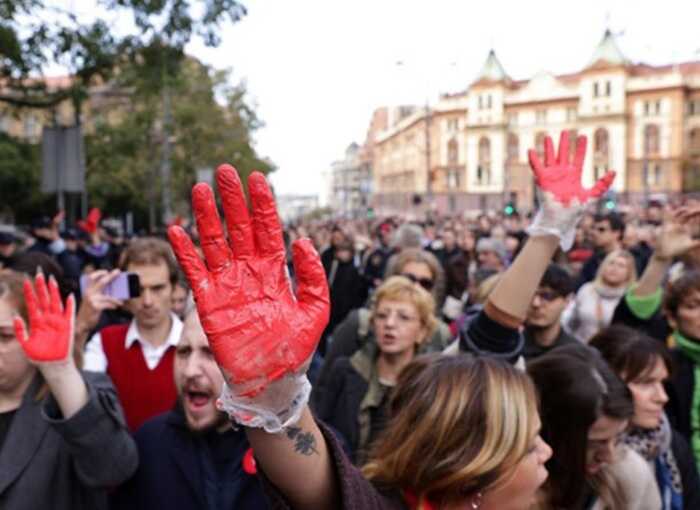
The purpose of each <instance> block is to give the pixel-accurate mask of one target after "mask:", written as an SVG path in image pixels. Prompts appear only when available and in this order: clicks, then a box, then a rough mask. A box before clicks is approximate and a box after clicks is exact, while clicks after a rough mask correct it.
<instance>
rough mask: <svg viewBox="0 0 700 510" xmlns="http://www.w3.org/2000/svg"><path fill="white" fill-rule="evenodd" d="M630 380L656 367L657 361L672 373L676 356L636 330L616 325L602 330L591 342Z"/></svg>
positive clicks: (613, 367)
mask: <svg viewBox="0 0 700 510" xmlns="http://www.w3.org/2000/svg"><path fill="white" fill-rule="evenodd" d="M589 345H590V346H591V347H595V348H596V349H598V352H600V354H601V356H603V359H604V360H605V361H607V362H608V365H610V367H611V368H612V369H613V370H614V371H615V373H616V374H617V375H618V376H619V377H620V378H621V379H622V380H623V381H625V382H626V383H629V382H631V381H634V380H635V379H637V378H638V377H639V376H641V375H643V374H644V373H646V372H647V371H648V370H650V369H652V368H653V367H654V364H655V363H656V361H657V360H659V359H660V360H661V361H663V362H664V365H666V370H668V372H669V373H672V368H673V359H672V358H671V353H670V352H669V351H668V349H667V348H666V346H665V345H664V344H663V343H661V342H659V341H658V340H654V339H653V338H651V337H649V336H647V335H646V334H644V333H642V332H641V331H638V330H636V329H632V328H629V327H627V326H622V325H615V326H610V327H608V328H605V329H602V330H601V331H600V332H598V333H597V334H596V335H595V336H594V337H593V338H591V341H590V342H589Z"/></svg>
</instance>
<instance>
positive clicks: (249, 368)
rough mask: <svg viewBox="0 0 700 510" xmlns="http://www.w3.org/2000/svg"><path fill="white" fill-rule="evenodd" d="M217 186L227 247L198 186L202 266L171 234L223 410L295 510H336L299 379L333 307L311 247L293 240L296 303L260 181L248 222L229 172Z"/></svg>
mask: <svg viewBox="0 0 700 510" xmlns="http://www.w3.org/2000/svg"><path fill="white" fill-rule="evenodd" d="M216 178H217V184H218V188H219V192H220V194H221V201H222V205H223V209H224V215H225V218H226V228H227V230H228V242H227V240H226V237H225V236H224V230H223V227H222V223H221V220H220V218H219V214H218V212H217V208H216V202H215V200H214V194H213V192H212V190H211V188H210V187H209V186H208V185H206V184H203V183H200V184H197V185H196V186H195V187H194V188H193V190H192V205H193V209H194V214H195V218H196V221H197V228H198V230H199V235H200V242H201V248H202V251H203V254H204V260H202V259H201V258H200V257H199V255H198V254H197V252H196V250H195V248H194V245H193V244H192V241H191V240H190V238H189V236H188V235H187V234H186V233H185V232H184V231H183V230H182V228H180V227H171V228H170V229H169V231H168V235H169V238H170V242H171V244H172V246H173V249H174V250H175V255H176V256H177V258H178V261H179V262H180V265H181V266H182V269H183V270H184V272H185V275H186V276H187V279H188V280H189V283H190V286H191V288H192V292H193V294H194V298H195V302H196V304H197V311H198V312H199V317H200V320H201V322H202V326H203V327H204V331H205V333H206V334H207V337H208V339H209V345H210V346H211V349H212V351H213V353H214V356H215V358H216V361H217V363H218V365H219V367H220V368H221V371H222V372H223V374H224V378H225V380H226V385H225V388H224V392H223V394H222V397H221V407H222V409H223V410H224V411H226V412H227V413H228V414H229V416H231V418H232V420H234V421H236V422H237V423H238V424H240V425H242V426H245V427H246V431H247V433H248V437H249V439H250V442H251V444H252V446H253V450H254V452H255V457H256V460H257V463H258V466H259V467H260V468H261V469H262V471H263V472H264V473H265V475H266V476H267V477H268V479H269V480H270V481H271V482H272V484H274V485H275V486H276V487H277V488H278V489H279V490H280V491H281V492H282V493H283V494H284V495H285V497H286V498H287V500H288V501H289V502H290V504H291V505H292V507H293V508H299V509H301V508H303V509H306V508H319V509H325V508H328V509H331V508H338V507H339V505H338V504H337V503H336V502H337V499H338V496H339V489H338V488H337V481H336V476H335V475H334V472H333V466H332V461H331V456H330V455H329V453H328V449H327V445H326V441H325V439H324V437H323V435H322V433H321V431H320V430H319V428H318V426H317V425H316V423H315V421H314V419H313V417H312V416H311V413H310V412H309V410H308V407H307V402H308V399H309V392H310V389H311V387H310V384H309V382H308V379H307V378H306V374H305V372H306V369H307V368H308V364H309V360H310V359H311V356H312V355H313V352H314V350H315V348H316V345H317V343H318V340H319V338H320V336H321V333H322V331H323V329H324V327H325V325H326V323H327V322H328V316H329V308H330V304H329V303H330V300H329V294H328V287H327V284H326V278H325V274H324V271H323V266H322V265H321V262H320V259H319V256H318V254H317V253H316V251H315V250H314V248H313V246H312V244H311V242H310V241H309V240H307V239H302V240H297V241H295V242H294V245H293V258H294V269H295V274H296V276H297V280H298V287H297V293H296V295H294V293H293V292H292V287H291V285H290V281H289V277H288V275H287V272H286V267H285V251H284V243H283V240H282V229H281V226H280V223H279V219H278V216H277V210H276V207H275V202H274V199H273V197H272V193H271V192H270V189H269V187H268V185H267V182H266V180H265V178H264V176H263V175H262V174H259V173H253V174H252V175H251V176H250V178H249V179H248V189H249V194H250V202H251V211H250V213H249V211H248V207H247V205H246V200H245V197H244V195H243V189H242V187H241V182H240V180H239V178H238V175H237V173H236V171H235V170H234V169H233V168H232V167H230V166H228V165H222V166H221V167H219V168H218V170H217V174H216Z"/></svg>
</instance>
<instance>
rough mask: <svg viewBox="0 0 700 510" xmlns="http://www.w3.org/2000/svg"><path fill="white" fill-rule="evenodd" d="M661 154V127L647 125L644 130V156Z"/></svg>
mask: <svg viewBox="0 0 700 510" xmlns="http://www.w3.org/2000/svg"><path fill="white" fill-rule="evenodd" d="M658 153H659V126H657V125H656V124H647V125H646V127H645V128H644V155H645V156H650V155H652V154H658Z"/></svg>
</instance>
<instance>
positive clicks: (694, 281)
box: [664, 270, 700, 318]
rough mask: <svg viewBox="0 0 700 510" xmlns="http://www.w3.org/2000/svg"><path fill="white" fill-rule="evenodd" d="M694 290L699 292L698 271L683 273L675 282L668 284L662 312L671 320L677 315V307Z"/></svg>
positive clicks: (699, 273) (699, 280)
mask: <svg viewBox="0 0 700 510" xmlns="http://www.w3.org/2000/svg"><path fill="white" fill-rule="evenodd" d="M694 290H697V291H700V271H698V270H693V271H688V272H686V273H683V274H682V275H681V276H680V277H679V278H678V279H677V280H675V281H673V282H671V283H669V284H668V287H667V288H666V297H665V301H664V310H665V311H666V313H668V314H669V315H670V316H671V317H672V318H675V317H676V316H677V314H678V307H679V306H681V303H682V302H683V300H684V299H685V298H686V297H687V296H688V295H689V294H690V293H691V292H692V291H694Z"/></svg>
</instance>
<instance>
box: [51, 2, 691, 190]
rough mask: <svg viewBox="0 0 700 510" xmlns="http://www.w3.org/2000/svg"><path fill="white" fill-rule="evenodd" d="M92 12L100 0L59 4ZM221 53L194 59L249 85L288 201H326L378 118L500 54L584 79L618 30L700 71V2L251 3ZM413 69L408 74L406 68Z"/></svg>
mask: <svg viewBox="0 0 700 510" xmlns="http://www.w3.org/2000/svg"><path fill="white" fill-rule="evenodd" d="M57 1H58V2H60V3H62V4H64V5H66V4H67V5H70V6H73V7H77V8H80V9H81V10H82V9H85V8H87V6H88V5H89V4H91V3H92V1H93V0H57ZM243 3H244V4H245V5H246V6H247V8H248V15H247V16H246V17H245V18H244V19H243V20H242V21H240V22H239V23H237V24H235V25H233V26H230V27H229V28H227V29H226V31H225V33H224V34H223V43H222V45H221V46H220V47H219V48H216V49H209V48H205V47H204V46H203V45H202V44H199V43H193V44H191V45H190V47H189V48H188V50H189V52H190V53H192V54H194V55H196V56H197V57H199V58H200V59H202V60H203V61H204V62H207V63H209V64H212V65H214V66H215V67H218V68H231V69H232V70H233V73H232V79H233V80H234V81H238V80H241V79H245V80H246V82H247V84H248V89H249V91H250V93H251V97H252V98H254V99H255V101H256V103H257V106H258V113H259V115H260V117H261V118H262V120H263V121H264V122H265V123H266V127H265V128H263V129H262V130H260V131H259V132H258V133H257V136H256V139H257V149H258V151H259V152H260V153H261V154H262V155H264V156H267V157H269V158H270V159H271V160H272V161H273V162H274V163H275V164H276V165H277V167H278V170H277V172H275V174H274V176H273V182H274V184H275V187H276V189H277V192H278V193H315V192H319V191H320V189H321V183H322V180H321V174H322V173H323V172H325V171H327V170H328V169H329V167H330V164H331V162H332V161H333V160H335V159H339V158H341V157H342V155H343V152H344V150H345V148H346V147H347V146H348V144H350V142H352V141H358V142H361V141H362V140H363V139H364V136H365V132H366V129H367V126H368V123H369V120H370V115H371V113H372V111H373V110H374V108H376V107H378V106H381V105H392V104H399V103H420V104H423V103H424V102H425V100H426V96H427V97H428V98H429V99H430V101H433V102H434V101H435V100H436V98H437V95H438V93H439V92H447V91H450V92H454V91H458V90H463V89H464V88H466V87H467V86H468V85H469V83H470V82H471V81H472V80H473V78H474V76H475V74H476V73H477V72H478V71H479V68H480V67H481V65H482V64H483V61H484V60H485V58H486V55H487V53H488V50H489V49H490V48H491V47H493V48H494V49H495V50H496V54H497V55H498V57H499V58H500V60H501V63H502V64H503V66H504V67H505V70H506V72H508V74H509V75H510V76H511V77H513V78H515V79H522V78H528V77H531V76H533V75H534V74H535V73H537V72H538V71H541V70H546V71H550V72H552V73H555V74H558V73H566V72H574V71H577V70H579V69H581V68H582V67H583V66H584V65H585V64H586V63H587V62H588V60H589V58H590V57H591V55H592V53H593V51H594V48H595V46H596V45H597V43H598V42H599V41H600V39H601V37H602V35H603V31H604V30H605V28H606V26H610V28H611V29H612V30H613V31H614V32H619V33H620V37H619V39H618V43H619V45H620V47H621V49H622V51H623V52H624V53H625V54H626V56H627V57H628V58H629V59H631V60H633V61H644V62H648V63H652V64H663V63H669V62H673V61H683V60H693V59H700V53H698V50H700V29H699V27H698V23H699V21H700V2H698V1H689V0H683V1H681V0H666V1H664V2H658V1H648V0H637V1H635V2H631V1H629V0H626V1H624V0H607V1H605V0H588V1H586V2H583V1H578V2H568V1H567V2H562V1H561V0H558V1H557V0H552V1H544V0H538V1H526V0H525V1H523V0H510V1H505V0H486V1H484V2H476V1H469V2H467V1H465V0H462V1H458V0H453V1H447V0H432V1H429V2H426V1H423V2H419V1H415V0H401V1H399V0H396V1H394V0H353V1H347V0H346V1H340V0H325V1H324V0H287V1H285V0H243ZM397 61H402V62H404V65H403V66H397V65H396V62H397Z"/></svg>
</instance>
